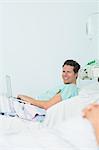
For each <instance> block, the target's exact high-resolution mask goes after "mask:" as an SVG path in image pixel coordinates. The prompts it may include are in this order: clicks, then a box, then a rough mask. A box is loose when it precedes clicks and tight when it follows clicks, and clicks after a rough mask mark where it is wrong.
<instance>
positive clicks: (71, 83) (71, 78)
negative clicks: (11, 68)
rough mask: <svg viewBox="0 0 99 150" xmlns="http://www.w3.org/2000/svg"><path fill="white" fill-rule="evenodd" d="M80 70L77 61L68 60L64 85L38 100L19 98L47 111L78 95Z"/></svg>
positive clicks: (63, 70)
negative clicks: (77, 81)
mask: <svg viewBox="0 0 99 150" xmlns="http://www.w3.org/2000/svg"><path fill="white" fill-rule="evenodd" d="M79 69H80V65H79V64H78V63H77V62H76V61H74V60H66V61H65V62H64V64H63V66H62V78H63V85H61V86H59V87H56V88H55V89H52V90H49V91H47V92H45V93H44V94H43V95H41V96H38V98H37V99H35V98H32V97H28V96H25V95H18V96H17V98H20V99H21V100H23V101H26V102H28V103H30V104H32V105H34V106H37V107H40V108H43V109H45V110H47V109H48V108H49V107H51V106H53V105H55V104H56V103H59V102H60V101H62V100H66V99H68V98H70V97H73V96H76V95H78V88H77V86H76V80H77V77H78V71H79Z"/></svg>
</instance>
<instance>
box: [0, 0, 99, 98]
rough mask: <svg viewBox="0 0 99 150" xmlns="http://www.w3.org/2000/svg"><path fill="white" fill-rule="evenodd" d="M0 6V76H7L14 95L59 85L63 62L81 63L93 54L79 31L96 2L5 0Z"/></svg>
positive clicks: (94, 7) (96, 53)
mask: <svg viewBox="0 0 99 150" xmlns="http://www.w3.org/2000/svg"><path fill="white" fill-rule="evenodd" d="M0 8H2V10H1V11H2V12H1V15H0V22H1V24H0V31H1V36H2V37H1V38H0V42H1V41H2V42H1V43H2V44H1V48H0V50H1V54H2V58H3V59H2V62H1V64H2V65H3V66H4V67H3V70H2V71H1V72H2V73H1V74H2V76H4V75H5V74H9V75H11V78H12V86H13V93H14V95H16V94H17V93H25V94H29V95H31V96H33V95H34V96H35V95H37V94H39V93H41V92H42V91H44V90H45V89H48V88H50V87H53V86H56V85H57V84H60V83H61V77H60V76H61V74H60V72H61V66H62V64H63V62H64V61H65V60H66V59H75V60H77V61H78V62H79V63H81V64H83V65H84V64H86V62H87V61H88V60H90V59H93V58H96V57H97V55H98V51H97V48H96V46H95V45H96V40H94V43H92V42H91V41H90V40H89V39H88V37H87V35H86V32H85V26H86V20H87V18H88V15H89V14H91V13H92V12H95V11H96V9H97V4H96V2H91V1H89V2H87V1H86V2H77V1H74V2H70V1H69V2H59V1H54V2H51V1H49V2H44V1H42V2H39V1H36V2H30V1H28V2H26V1H21V2H19V1H17V2H16V1H15V2H11V1H8V2H2V3H0ZM93 47H95V48H94V50H93ZM2 65H1V66H2Z"/></svg>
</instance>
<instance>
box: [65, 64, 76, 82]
mask: <svg viewBox="0 0 99 150" xmlns="http://www.w3.org/2000/svg"><path fill="white" fill-rule="evenodd" d="M73 69H74V67H73V66H70V65H65V66H64V67H63V69H62V70H63V71H62V78H63V82H64V84H68V83H73V84H76V78H77V76H78V74H77V73H75V72H74V70H73Z"/></svg>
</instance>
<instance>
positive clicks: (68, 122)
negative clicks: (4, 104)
mask: <svg viewBox="0 0 99 150" xmlns="http://www.w3.org/2000/svg"><path fill="white" fill-rule="evenodd" d="M90 87H91V86H90ZM98 99H99V87H96V86H92V87H91V89H88V88H84V89H82V90H81V91H80V93H79V95H78V96H75V97H73V98H70V99H68V100H66V101H62V102H60V103H58V104H56V105H54V106H52V107H51V108H49V109H48V110H47V114H46V117H45V120H44V121H43V122H34V121H28V120H25V119H21V118H19V117H17V116H16V117H9V116H2V115H0V149H2V150H12V149H13V150H97V143H96V138H95V135H94V130H93V128H92V126H91V124H90V123H89V121H88V120H87V119H83V118H82V109H83V108H85V107H86V106H87V105H89V104H90V103H92V102H94V101H95V100H98Z"/></svg>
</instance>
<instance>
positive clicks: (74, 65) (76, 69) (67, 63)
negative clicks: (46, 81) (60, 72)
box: [62, 59, 80, 73]
mask: <svg viewBox="0 0 99 150" xmlns="http://www.w3.org/2000/svg"><path fill="white" fill-rule="evenodd" d="M65 65H69V66H73V67H74V69H73V70H74V72H75V73H78V71H79V69H80V65H79V63H78V62H76V61H74V60H72V59H69V60H66V61H65V62H64V64H63V66H62V67H64V66H65Z"/></svg>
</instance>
